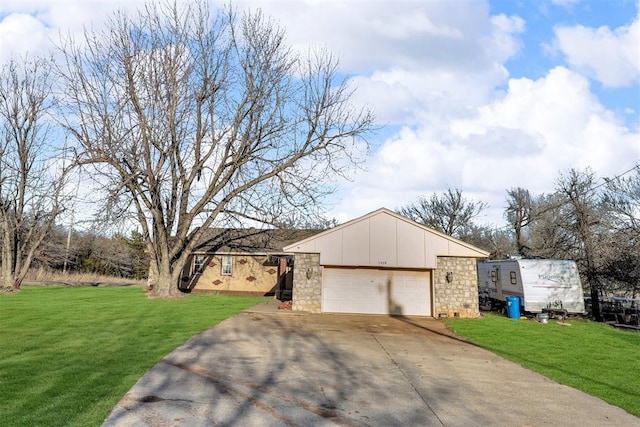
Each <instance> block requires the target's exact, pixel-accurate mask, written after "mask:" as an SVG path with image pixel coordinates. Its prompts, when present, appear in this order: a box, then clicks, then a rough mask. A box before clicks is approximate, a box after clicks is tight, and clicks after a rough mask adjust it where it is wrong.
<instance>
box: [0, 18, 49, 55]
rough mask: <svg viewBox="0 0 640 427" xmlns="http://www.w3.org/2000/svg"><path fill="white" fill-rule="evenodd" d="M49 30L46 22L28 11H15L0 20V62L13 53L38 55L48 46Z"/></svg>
mask: <svg viewBox="0 0 640 427" xmlns="http://www.w3.org/2000/svg"><path fill="white" fill-rule="evenodd" d="M48 35H49V30H48V29H47V28H46V27H45V26H44V24H43V23H42V22H41V21H39V20H38V19H36V18H34V17H33V16H31V15H29V14H26V13H14V14H11V15H8V16H7V17H5V18H4V19H3V20H2V21H0V62H1V63H4V62H6V61H7V60H8V59H9V58H10V56H11V55H20V56H25V55H27V54H29V55H37V54H40V53H42V52H45V51H46V50H47V49H48V48H49V46H48Z"/></svg>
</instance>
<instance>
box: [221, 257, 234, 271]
mask: <svg viewBox="0 0 640 427" xmlns="http://www.w3.org/2000/svg"><path fill="white" fill-rule="evenodd" d="M231 273H233V264H232V263H231V255H222V275H223V276H231Z"/></svg>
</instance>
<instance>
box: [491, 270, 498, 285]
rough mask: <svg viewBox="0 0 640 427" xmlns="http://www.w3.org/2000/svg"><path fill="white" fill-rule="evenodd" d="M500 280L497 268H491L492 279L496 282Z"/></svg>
mask: <svg viewBox="0 0 640 427" xmlns="http://www.w3.org/2000/svg"><path fill="white" fill-rule="evenodd" d="M497 280H498V275H497V274H496V271H495V270H491V281H492V282H496V281H497Z"/></svg>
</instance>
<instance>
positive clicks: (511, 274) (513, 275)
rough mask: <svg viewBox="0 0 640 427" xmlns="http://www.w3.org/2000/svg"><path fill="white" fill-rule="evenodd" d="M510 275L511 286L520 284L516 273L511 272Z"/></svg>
mask: <svg viewBox="0 0 640 427" xmlns="http://www.w3.org/2000/svg"><path fill="white" fill-rule="evenodd" d="M509 275H510V276H511V284H512V285H516V284H518V281H517V280H516V272H515V271H511V272H509Z"/></svg>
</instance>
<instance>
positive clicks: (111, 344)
mask: <svg viewBox="0 0 640 427" xmlns="http://www.w3.org/2000/svg"><path fill="white" fill-rule="evenodd" d="M261 301H264V298H262V297H239V296H222V295H189V296H188V297H187V298H180V299H175V300H153V299H148V298H147V297H146V295H145V294H144V292H143V291H142V290H141V288H139V287H117V288H113V287H111V288H95V287H85V288H62V287H50V288H41V287H33V288H31V287H25V288H23V290H22V291H20V292H18V293H14V294H7V295H2V296H0V396H2V397H1V398H0V414H2V417H1V418H2V425H7V426H62V425H65V426H92V425H100V424H101V423H102V421H103V420H104V419H105V418H106V417H107V415H108V414H109V412H110V411H111V409H112V408H113V407H114V406H115V404H116V403H117V402H118V401H119V400H120V398H122V396H124V394H125V393H126V392H127V391H128V390H129V389H130V388H131V387H132V386H133V384H134V383H135V382H136V381H137V380H138V379H139V378H140V377H141V376H142V375H143V374H144V373H145V372H146V371H147V370H148V369H149V368H151V367H152V366H153V365H154V364H156V362H158V361H159V360H160V359H161V358H162V357H163V356H165V355H166V354H168V353H170V352H171V351H172V350H173V349H175V348H176V347H178V346H179V345H180V344H182V343H183V342H184V341H186V340H187V339H188V338H189V337H190V336H192V335H194V334H196V333H198V332H201V331H203V330H205V329H207V328H208V327H210V326H212V325H214V324H216V323H218V322H220V321H222V320H224V319H226V318H227V317H230V316H232V315H234V314H236V313H238V312H240V311H241V310H243V309H245V308H247V307H250V306H252V305H254V304H257V303H259V302H261Z"/></svg>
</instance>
